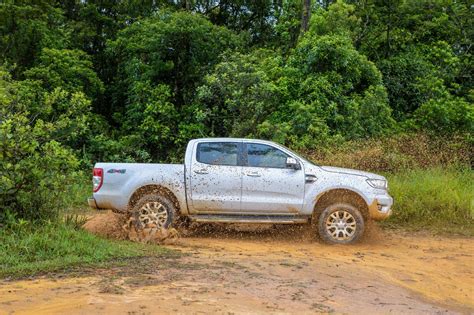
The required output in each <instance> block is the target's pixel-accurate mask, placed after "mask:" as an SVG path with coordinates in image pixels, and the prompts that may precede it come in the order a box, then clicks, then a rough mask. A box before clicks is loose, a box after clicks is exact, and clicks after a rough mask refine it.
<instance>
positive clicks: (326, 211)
mask: <svg viewBox="0 0 474 315" xmlns="http://www.w3.org/2000/svg"><path fill="white" fill-rule="evenodd" d="M88 202H89V205H90V206H91V207H93V208H98V209H113V210H115V211H123V212H125V211H130V212H131V213H132V215H134V216H135V218H136V222H138V224H139V225H141V226H147V225H149V224H154V225H156V226H158V227H164V228H167V227H170V226H173V225H174V224H176V222H177V220H178V219H180V218H187V219H188V220H191V221H197V222H228V223H272V224H274V223H284V224H285V223H286V224H295V223H313V224H314V226H315V230H316V231H317V232H318V233H319V235H320V237H321V238H322V239H323V240H324V241H326V242H328V243H336V244H337V243H338V244H347V243H353V242H355V241H357V240H358V239H360V237H361V236H362V234H363V233H364V225H365V224H364V223H365V222H367V220H369V219H374V220H381V219H384V218H386V217H388V216H389V215H390V213H391V209H390V208H391V206H392V203H393V199H392V197H390V195H389V194H388V192H387V180H386V179H385V178H384V177H383V176H380V175H376V174H372V173H366V172H361V171H356V170H351V169H344V168H336V167H328V166H319V165H315V164H313V163H311V162H309V161H307V160H306V159H304V158H302V157H300V156H298V155H297V154H295V153H294V152H292V151H291V150H289V149H287V148H285V147H284V146H281V145H279V144H276V143H274V142H270V141H263V140H252V139H233V138H209V139H195V140H191V141H190V142H189V144H188V147H187V150H186V155H185V160H184V165H183V164H139V163H97V164H96V165H95V167H94V171H93V197H91V198H89V200H88Z"/></svg>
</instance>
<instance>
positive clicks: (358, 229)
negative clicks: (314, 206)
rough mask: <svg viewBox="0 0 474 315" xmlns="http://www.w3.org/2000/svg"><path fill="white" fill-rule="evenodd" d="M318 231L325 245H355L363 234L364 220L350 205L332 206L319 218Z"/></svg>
mask: <svg viewBox="0 0 474 315" xmlns="http://www.w3.org/2000/svg"><path fill="white" fill-rule="evenodd" d="M318 231H319V236H320V237H321V239H323V240H324V241H325V242H327V243H331V244H351V243H355V242H357V241H358V240H359V239H360V238H361V236H362V235H363V234H364V218H363V217H362V214H361V213H360V211H359V210H357V208H355V207H354V206H352V205H350V204H346V203H336V204H332V205H330V206H329V207H327V208H326V209H324V211H323V212H322V213H321V215H320V216H319V220H318Z"/></svg>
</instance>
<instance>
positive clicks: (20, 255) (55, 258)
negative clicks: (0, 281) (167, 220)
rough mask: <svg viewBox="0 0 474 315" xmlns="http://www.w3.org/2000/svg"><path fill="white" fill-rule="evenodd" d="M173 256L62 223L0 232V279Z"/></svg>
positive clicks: (26, 224)
mask: <svg viewBox="0 0 474 315" xmlns="http://www.w3.org/2000/svg"><path fill="white" fill-rule="evenodd" d="M167 254H170V255H171V254H173V252H172V251H170V250H167V249H164V248H162V247H159V246H156V245H143V244H139V243H131V242H124V241H121V242H120V241H112V240H106V239H102V238H99V237H97V236H94V235H92V234H90V233H88V232H86V231H83V230H81V229H75V228H74V227H73V226H69V225H66V224H62V223H46V224H42V225H31V224H30V223H29V222H26V221H23V223H22V224H20V225H18V226H16V227H14V228H7V229H3V230H0V277H7V276H12V277H23V276H30V275H34V274H37V273H40V272H41V273H43V272H51V271H60V270H66V269H70V268H72V267H82V266H88V267H90V266H104V265H105V266H106V265H109V264H111V263H114V262H117V261H120V260H124V259H127V258H133V257H145V256H154V255H167Z"/></svg>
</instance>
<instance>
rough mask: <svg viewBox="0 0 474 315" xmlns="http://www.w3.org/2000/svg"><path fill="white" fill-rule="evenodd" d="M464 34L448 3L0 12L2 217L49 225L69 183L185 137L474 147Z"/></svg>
mask: <svg viewBox="0 0 474 315" xmlns="http://www.w3.org/2000/svg"><path fill="white" fill-rule="evenodd" d="M308 3H311V6H310V7H307V4H308ZM309 18H310V19H309ZM473 23H474V17H473V10H472V5H471V4H470V3H469V1H458V0H391V1H389V2H386V1H377V0H374V1H359V0H346V1H331V0H324V1H323V0H320V1H313V2H311V1H301V0H283V1H249V0H238V1H224V0H193V1H189V0H186V1H182V0H175V1H167V0H161V1H135V0H122V1H96V0H69V1H49V0H5V1H2V2H1V3H0V54H1V58H2V60H1V64H0V67H1V68H0V69H1V71H0V148H1V150H0V208H1V210H2V211H1V214H0V215H1V216H3V218H4V217H5V216H6V215H8V214H10V215H13V214H15V215H18V216H20V217H36V218H39V219H41V218H42V217H44V216H45V217H48V216H49V215H50V212H53V213H54V211H55V209H57V204H58V203H59V202H60V200H61V196H62V194H61V192H63V191H64V189H65V188H64V187H65V185H66V184H68V183H70V182H72V181H73V177H74V176H75V173H74V172H75V170H77V169H80V168H83V169H84V168H87V167H90V165H91V164H92V163H93V162H95V161H97V160H102V161H145V162H147V161H179V160H180V159H181V157H182V153H183V150H184V147H185V144H186V142H187V141H188V140H189V139H190V138H194V137H202V136H239V137H259V138H267V139H272V140H276V141H278V142H280V143H283V144H286V145H289V146H291V147H293V148H295V149H300V150H302V149H320V148H324V147H327V146H328V145H330V144H334V143H342V142H343V141H348V140H351V141H352V140H357V139H365V138H369V137H382V136H387V135H393V134H398V133H404V132H412V131H417V132H418V131H422V132H425V133H426V134H430V135H434V136H442V137H452V136H457V137H461V138H463V139H464V140H465V141H467V142H466V143H472V133H473V131H474V107H473V105H472V103H473V100H474V90H473V78H472V75H473V61H472V40H473V38H474V26H473ZM32 192H34V193H32ZM0 220H2V218H1V217H0Z"/></svg>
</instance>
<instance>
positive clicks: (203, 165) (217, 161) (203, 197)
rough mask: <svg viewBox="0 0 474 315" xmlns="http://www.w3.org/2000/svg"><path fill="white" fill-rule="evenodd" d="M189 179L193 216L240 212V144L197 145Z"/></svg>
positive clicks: (214, 143) (210, 143) (205, 143)
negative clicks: (196, 214) (197, 214)
mask: <svg viewBox="0 0 474 315" xmlns="http://www.w3.org/2000/svg"><path fill="white" fill-rule="evenodd" d="M190 179H191V185H190V187H191V194H190V195H191V203H192V208H193V209H192V212H194V213H222V212H224V213H232V212H236V213H237V212H239V211H240V201H241V191H242V142H223V141H220V142H200V143H198V144H197V147H196V151H195V153H194V154H193V157H192V165H191V174H190Z"/></svg>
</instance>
